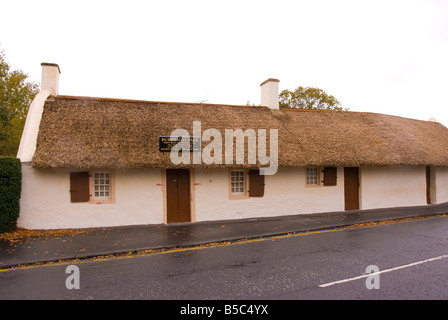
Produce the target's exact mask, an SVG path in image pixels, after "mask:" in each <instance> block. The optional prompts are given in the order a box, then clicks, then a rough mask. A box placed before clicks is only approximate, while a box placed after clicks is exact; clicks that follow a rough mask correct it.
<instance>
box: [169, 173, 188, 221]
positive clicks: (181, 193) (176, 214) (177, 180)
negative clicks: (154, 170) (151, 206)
mask: <svg viewBox="0 0 448 320" xmlns="http://www.w3.org/2000/svg"><path fill="white" fill-rule="evenodd" d="M166 200H167V222H168V223H175V222H190V207H191V205H190V171H189V170H188V169H167V170H166Z"/></svg>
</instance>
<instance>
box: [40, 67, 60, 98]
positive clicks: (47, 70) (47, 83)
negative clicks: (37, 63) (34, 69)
mask: <svg viewBox="0 0 448 320" xmlns="http://www.w3.org/2000/svg"><path fill="white" fill-rule="evenodd" d="M41 66H42V82H41V90H42V91H43V90H48V91H49V92H50V93H51V94H52V95H53V96H57V95H58V92H59V74H60V73H61V70H60V69H59V66H58V65H57V64H56V63H46V62H43V63H41Z"/></svg>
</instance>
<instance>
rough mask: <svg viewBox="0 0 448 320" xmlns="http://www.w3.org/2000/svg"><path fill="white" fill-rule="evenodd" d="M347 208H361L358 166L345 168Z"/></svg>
mask: <svg viewBox="0 0 448 320" xmlns="http://www.w3.org/2000/svg"><path fill="white" fill-rule="evenodd" d="M344 199H345V210H357V209H359V170H358V168H357V167H346V168H344Z"/></svg>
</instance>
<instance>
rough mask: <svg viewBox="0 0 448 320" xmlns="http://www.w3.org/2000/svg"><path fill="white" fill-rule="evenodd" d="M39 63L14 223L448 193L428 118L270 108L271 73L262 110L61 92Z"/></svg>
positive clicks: (340, 204) (406, 200)
mask: <svg viewBox="0 0 448 320" xmlns="http://www.w3.org/2000/svg"><path fill="white" fill-rule="evenodd" d="M42 68H43V72H42V91H41V92H40V93H39V94H38V95H37V96H36V98H35V99H34V101H33V102H32V104H31V106H30V111H29V114H28V117H27V121H26V125H25V129H24V132H23V136H22V140H21V144H20V148H19V152H18V158H20V160H21V162H22V176H23V180H22V181H23V182H22V197H21V204H20V205H21V209H20V210H21V212H20V217H19V220H18V225H19V226H20V227H24V228H29V229H55V228H88V227H89V228H90V227H105V226H122V225H142V224H160V223H176V222H196V221H208V220H223V219H242V218H254V217H272V216H279V215H293V214H308V213H317V212H333V211H343V210H354V209H371V208H386V207H396V206H416V205H424V204H429V203H442V202H446V201H448V129H447V128H445V127H444V126H442V125H441V124H440V123H437V122H434V121H420V120H412V119H406V118H401V117H396V116H389V115H382V114H374V113H361V112H350V111H322V110H297V109H279V107H278V80H275V79H268V80H267V81H265V82H263V83H262V84H261V97H262V103H261V104H262V106H259V107H252V106H235V105H212V104H202V103H173V102H150V101H134V100H120V99H107V98H92V97H74V96H62V95H59V94H58V86H59V85H58V83H59V73H60V70H59V67H58V65H56V64H48V63H43V64H42ZM238 129H240V130H239V131H238ZM176 130H177V131H176ZM232 133H233V134H234V136H232ZM236 133H240V134H239V135H238V134H236ZM251 134H252V135H251ZM253 134H255V136H254V135H253ZM170 136H183V137H188V138H186V140H185V142H186V143H187V145H190V143H192V144H193V145H194V143H193V142H196V143H197V142H198V141H199V145H197V144H196V145H194V148H193V149H194V150H192V152H187V153H185V154H182V155H185V156H186V157H184V158H182V157H180V156H179V157H175V158H173V157H172V155H173V153H171V152H166V151H169V150H170V149H171V147H170V143H172V144H177V141H176V142H174V143H173V142H170V141H169V140H170V139H169V138H168V139H167V137H170ZM254 137H255V138H254ZM196 138H199V140H195V139H196ZM218 138H219V139H218ZM220 139H221V140H220ZM227 143H228V144H227ZM230 145H232V146H231V147H230V149H229V148H228V146H230ZM220 146H222V147H221V148H220ZM195 148H196V149H195ZM238 148H242V150H243V153H238V152H239V151H241V149H238ZM198 150H199V151H198ZM229 150H230V151H231V152H230V154H229ZM254 150H256V151H255V154H256V156H255V157H252V156H253V155H254V153H253V151H254ZM251 152H252V153H251ZM176 154H177V155H179V154H180V153H176ZM267 169H271V170H270V172H268V174H266V175H263V174H261V173H263V170H267Z"/></svg>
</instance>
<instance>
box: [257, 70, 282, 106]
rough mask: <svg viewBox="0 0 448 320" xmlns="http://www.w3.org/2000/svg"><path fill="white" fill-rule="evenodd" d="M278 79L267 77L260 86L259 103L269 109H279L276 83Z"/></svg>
mask: <svg viewBox="0 0 448 320" xmlns="http://www.w3.org/2000/svg"><path fill="white" fill-rule="evenodd" d="M279 82H280V80H278V79H273V78H269V79H267V80H265V81H263V82H262V83H261V84H260V86H261V105H262V106H266V107H269V108H271V109H279V104H278V83H279Z"/></svg>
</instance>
